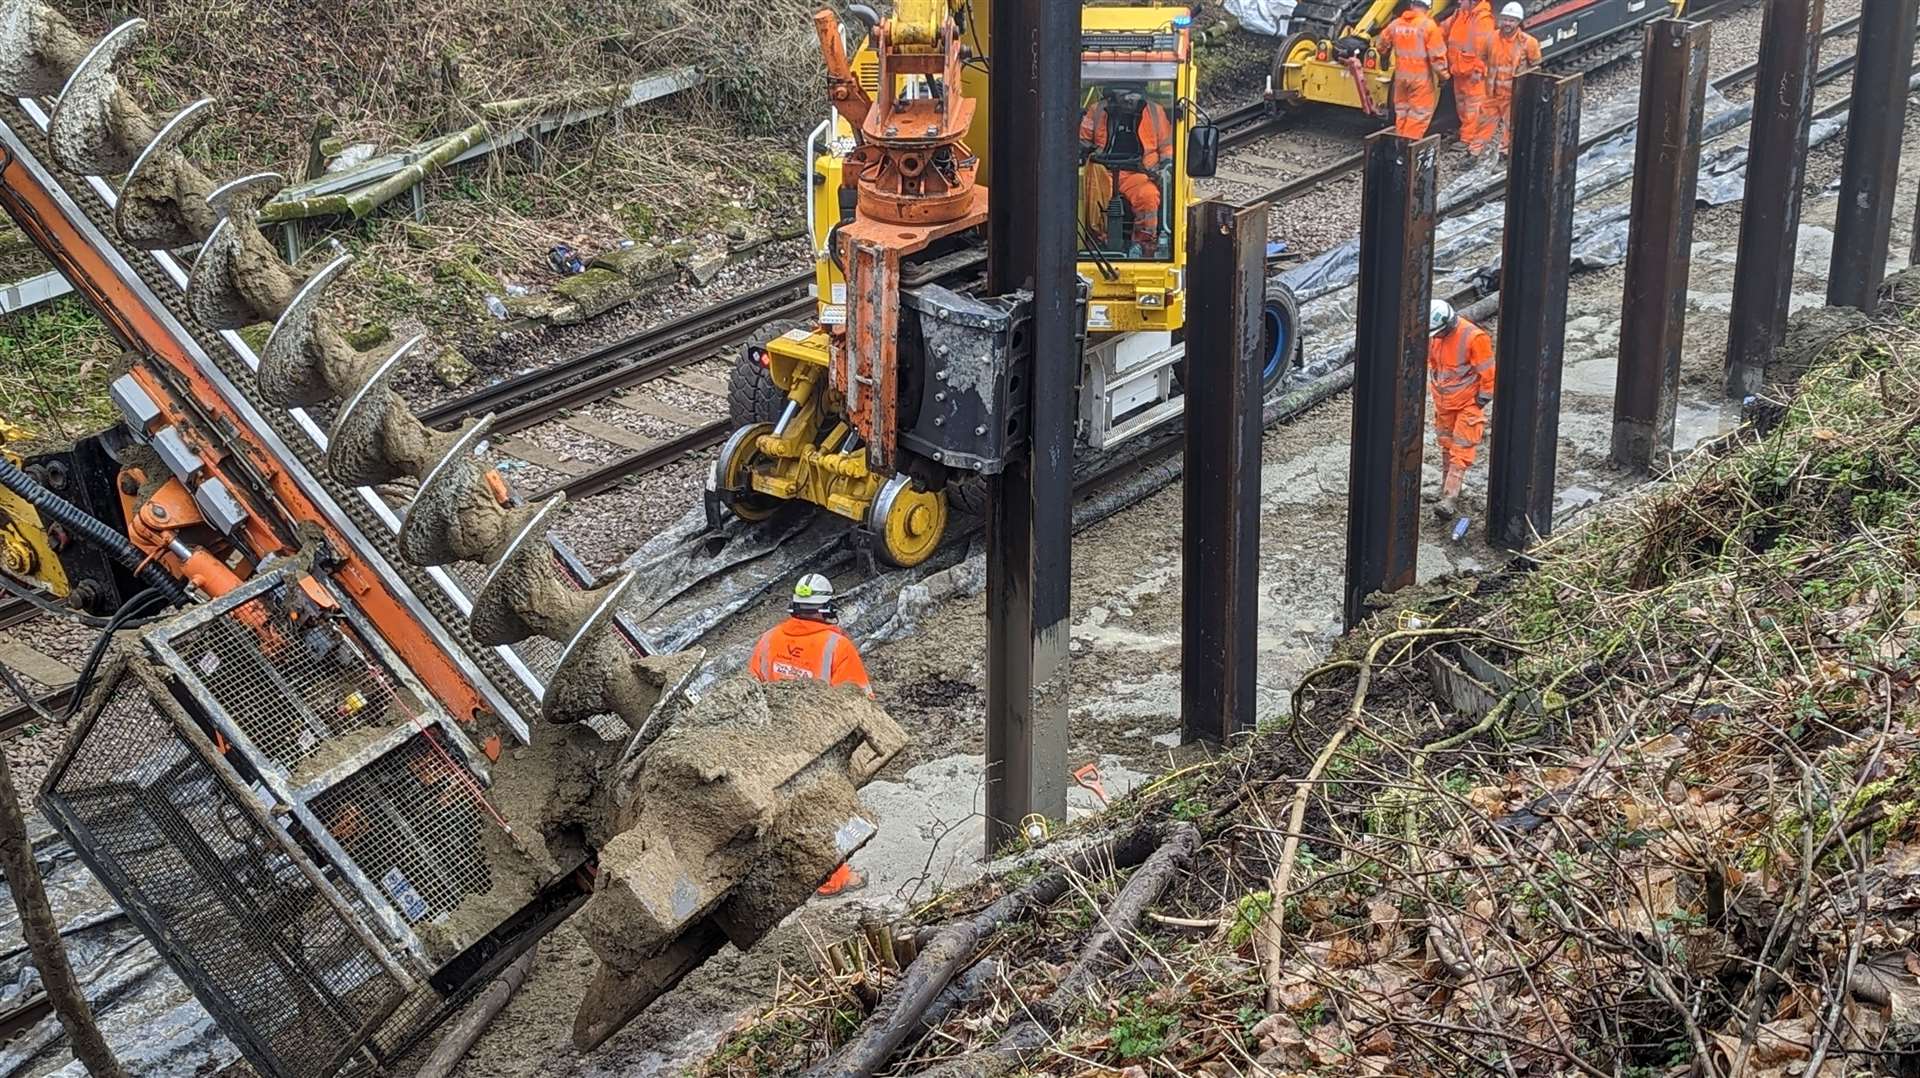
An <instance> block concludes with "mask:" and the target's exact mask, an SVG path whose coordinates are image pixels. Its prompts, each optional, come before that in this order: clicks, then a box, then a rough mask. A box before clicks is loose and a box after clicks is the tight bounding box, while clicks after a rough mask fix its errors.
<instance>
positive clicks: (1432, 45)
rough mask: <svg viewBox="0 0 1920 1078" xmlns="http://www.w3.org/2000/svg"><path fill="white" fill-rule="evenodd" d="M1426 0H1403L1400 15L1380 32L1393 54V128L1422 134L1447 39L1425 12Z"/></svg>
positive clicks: (1406, 134) (1436, 100)
mask: <svg viewBox="0 0 1920 1078" xmlns="http://www.w3.org/2000/svg"><path fill="white" fill-rule="evenodd" d="M1430 7H1431V5H1430V4H1429V3H1428V0H1407V7H1406V10H1405V11H1402V12H1401V13H1400V17H1399V18H1397V19H1395V20H1393V21H1392V22H1390V23H1388V24H1387V28H1386V29H1385V30H1384V31H1382V32H1381V36H1382V37H1384V38H1386V43H1387V51H1388V52H1389V53H1391V54H1392V55H1393V129H1394V131H1395V132H1396V133H1397V134H1399V135H1400V136H1401V137H1403V138H1414V139H1417V138H1425V137H1426V135H1427V128H1428V127H1429V126H1430V125H1431V124H1432V123H1433V110H1434V109H1435V108H1437V107H1439V104H1440V84H1441V83H1442V82H1445V81H1446V78H1447V40H1446V38H1445V37H1444V36H1442V35H1441V33H1440V27H1439V26H1438V25H1436V24H1435V23H1434V21H1433V19H1432V17H1430V16H1429V15H1428V14H1427V12H1428V10H1430Z"/></svg>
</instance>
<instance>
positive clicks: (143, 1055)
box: [0, 817, 240, 1078]
mask: <svg viewBox="0 0 1920 1078" xmlns="http://www.w3.org/2000/svg"><path fill="white" fill-rule="evenodd" d="M28 827H29V829H30V830H31V831H32V833H33V835H34V839H35V841H34V855H35V858H36V859H37V860H38V861H39V863H40V872H41V874H42V875H43V877H44V878H45V880H46V885H47V898H48V900H49V901H50V902H51V903H52V905H53V912H54V920H55V921H56V923H58V924H59V925H60V934H61V938H62V939H63V940H64V941H65V943H66V946H67V957H68V959H69V960H70V961H71V962H72V963H73V969H74V973H75V975H77V976H78V977H79V978H80V981H81V983H82V984H83V985H84V986H85V990H86V994H87V1001H88V1002H89V1003H91V1004H92V1005H93V1009H94V1013H95V1016H96V1017H97V1018H98V1020H99V1022H100V1029H101V1032H102V1033H104V1034H105V1035H106V1038H107V1043H108V1044H110V1045H112V1046H113V1050H114V1053H115V1054H116V1055H117V1056H119V1058H120V1062H121V1063H122V1064H123V1065H124V1066H125V1067H126V1069H127V1072H128V1073H129V1074H134V1075H155V1076H172V1075H192V1074H211V1073H213V1072H215V1071H217V1070H220V1069H221V1068H223V1067H226V1066H227V1065H228V1064H230V1063H232V1062H233V1061H234V1060H236V1059H238V1058H239V1055H240V1054H239V1052H238V1051H236V1050H235V1049H234V1047H233V1045H232V1043H231V1042H229V1041H228V1040H227V1039H226V1037H225V1036H223V1035H222V1034H221V1033H220V1030H219V1029H218V1028H217V1027H215V1026H214V1024H213V1019H212V1017H211V1016H209V1015H208V1014H207V1012H206V1011H205V1010H204V1009H202V1008H201V1006H200V1004H199V1003H198V1002H197V1001H196V1000H195V999H194V998H193V993H192V992H190V991H188V989H187V986H186V985H185V984H184V983H182V982H181V980H180V979H179V978H178V977H176V976H174V975H173V971H172V970H171V969H169V968H167V964H166V962H165V961H163V960H162V959H161V958H160V955H159V954H158V953H157V952H156V951H154V949H153V947H152V945H150V944H149V943H148V942H147V940H146V937H145V936H142V935H141V934H140V930H139V929H137V928H135V927H134V926H133V922H132V921H130V920H128V919H127V917H126V915H125V914H123V913H121V911H120V907H119V906H117V905H115V903H114V901H113V896H111V895H109V894H107V891H106V888H104V887H102V886H100V883H99V881H97V880H95V879H94V878H93V874H92V873H91V872H89V871H87V867H86V865H85V864H83V863H81V861H80V858H79V857H78V856H76V855H75V854H74V852H73V848H72V847H70V846H68V845H67V843H66V841H65V840H64V839H62V838H61V837H60V835H59V834H58V833H57V832H55V831H54V830H53V829H52V828H50V827H47V826H46V825H45V824H44V823H43V822H41V821H40V820H39V819H38V818H37V817H29V823H28ZM0 896H4V898H0V1009H8V1008H12V1007H15V1006H18V1005H20V1004H21V1003H23V1002H25V1001H26V1000H28V999H30V998H32V997H33V996H34V995H36V994H37V993H38V992H39V990H40V974H39V971H38V970H36V969H34V966H33V960H32V956H31V955H30V954H29V953H28V952H27V945H26V942H25V940H23V939H22V938H21V935H20V915H19V911H18V910H17V909H15V907H14V902H13V896H12V895H11V894H10V893H8V892H7V890H6V886H5V884H4V883H0ZM85 1074H86V1070H85V1068H83V1067H81V1066H80V1064H79V1063H77V1062H74V1060H73V1057H72V1053H71V1052H70V1051H69V1050H68V1048H67V1039H66V1034H65V1032H64V1031H62V1029H61V1028H60V1023H59V1020H58V1019H56V1018H55V1017H54V1016H53V1015H52V1014H51V1013H49V1014H48V1015H47V1016H46V1017H45V1018H43V1019H41V1020H40V1022H39V1023H38V1024H36V1025H35V1026H34V1027H33V1028H32V1029H30V1030H28V1031H27V1032H26V1033H25V1034H24V1035H23V1036H21V1037H20V1038H19V1039H17V1040H15V1041H13V1042H12V1043H9V1044H6V1045H0V1078H39V1076H42V1075H59V1076H61V1078H84V1075H85Z"/></svg>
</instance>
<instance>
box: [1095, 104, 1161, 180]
mask: <svg viewBox="0 0 1920 1078" xmlns="http://www.w3.org/2000/svg"><path fill="white" fill-rule="evenodd" d="M1108 126H1109V125H1108V124H1107V103H1106V101H1105V100H1104V99H1102V100H1099V101H1095V102H1094V103H1093V107H1092V108H1089V109H1088V110H1087V112H1086V115H1084V116H1082V117H1080V141H1081V142H1090V143H1092V144H1093V147H1094V149H1096V150H1100V151H1104V150H1106V148H1107V136H1108V131H1107V128H1108ZM1139 133H1140V165H1141V167H1142V168H1153V167H1155V166H1157V165H1159V164H1160V162H1162V161H1166V160H1171V159H1172V157H1173V121H1171V120H1169V119H1167V110H1166V109H1163V108H1161V107H1160V105H1159V103H1158V102H1154V101H1149V102H1147V103H1146V105H1145V106H1144V107H1143V108H1141V110H1140V132H1139Z"/></svg>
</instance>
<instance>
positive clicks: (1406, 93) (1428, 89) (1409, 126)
mask: <svg viewBox="0 0 1920 1078" xmlns="http://www.w3.org/2000/svg"><path fill="white" fill-rule="evenodd" d="M1439 106H1440V91H1439V89H1438V88H1436V87H1435V86H1434V84H1433V76H1432V75H1431V74H1430V73H1428V72H1425V71H1422V72H1420V73H1419V75H1418V76H1416V77H1409V76H1406V75H1402V76H1400V77H1399V78H1396V79H1394V80H1393V130H1394V131H1395V133H1397V134H1399V135H1400V137H1402V138H1414V139H1417V138H1426V137H1427V128H1428V127H1430V126H1432V125H1433V112H1434V110H1435V109H1436V108H1438V107H1439Z"/></svg>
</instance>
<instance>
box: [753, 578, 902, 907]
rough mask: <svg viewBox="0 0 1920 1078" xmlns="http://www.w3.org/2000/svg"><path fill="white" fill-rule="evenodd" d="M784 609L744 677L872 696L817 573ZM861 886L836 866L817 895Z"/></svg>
mask: <svg viewBox="0 0 1920 1078" xmlns="http://www.w3.org/2000/svg"><path fill="white" fill-rule="evenodd" d="M787 609H788V616H787V620H785V621H783V622H781V623H780V624H778V625H775V626H774V627H773V628H771V629H768V630H767V631H766V633H765V634H764V635H762V636H761V637H760V640H759V642H758V643H756V644H754V646H753V658H752V659H750V660H748V662H747V672H748V673H750V674H752V675H753V676H754V677H755V678H757V679H759V680H761V681H787V680H791V679H795V678H803V679H806V680H810V681H824V682H826V683H827V684H829V685H854V686H857V687H859V689H860V691H862V692H864V693H866V694H867V695H868V696H872V695H873V686H872V684H871V683H869V681H868V679H867V667H866V664H865V663H863V662H861V661H860V650H859V649H858V648H856V647H855V646H854V644H853V638H852V637H850V636H848V635H847V632H846V630H845V629H842V628H841V627H840V626H839V624H838V622H839V620H840V618H839V615H838V614H837V613H836V612H835V611H834V609H833V581H831V580H828V579H827V578H826V577H824V576H821V575H820V574H819V573H808V574H807V575H806V576H803V577H801V578H800V580H799V582H798V583H796V584H794V586H793V602H792V604H791V605H790V606H789V607H788V608H787ZM866 885H867V880H866V877H864V876H862V875H860V874H859V873H858V872H855V871H854V870H853V866H851V865H849V864H847V863H846V862H844V861H842V862H841V863H840V867H839V868H836V869H834V870H833V875H831V876H829V877H827V882H825V883H823V884H821V885H820V889H819V892H818V893H819V894H820V895H822V896H825V897H830V896H833V895H838V894H842V893H845V892H847V891H858V890H860V889H861V888H862V887H865V886H866Z"/></svg>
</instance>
